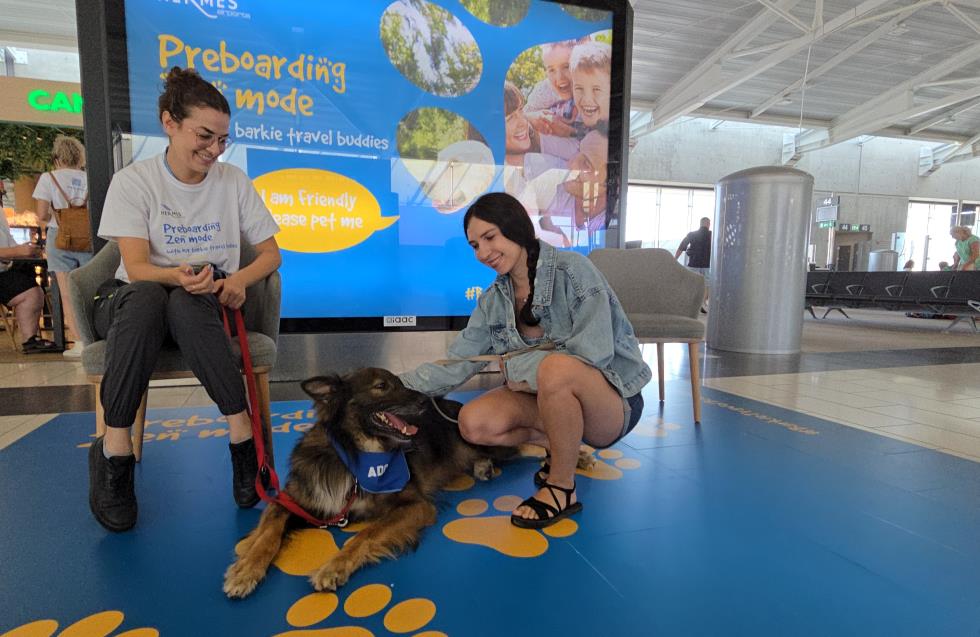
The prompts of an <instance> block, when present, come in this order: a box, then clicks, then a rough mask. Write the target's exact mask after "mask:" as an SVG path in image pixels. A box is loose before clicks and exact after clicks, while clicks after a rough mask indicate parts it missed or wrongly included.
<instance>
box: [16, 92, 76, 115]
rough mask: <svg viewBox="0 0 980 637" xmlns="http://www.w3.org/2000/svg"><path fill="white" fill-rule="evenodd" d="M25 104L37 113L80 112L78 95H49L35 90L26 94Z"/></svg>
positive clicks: (61, 93)
mask: <svg viewBox="0 0 980 637" xmlns="http://www.w3.org/2000/svg"><path fill="white" fill-rule="evenodd" d="M27 103H28V104H29V105H30V107H31V108H33V109H34V110H37V111H61V112H64V113H81V112H82V96H81V95H80V94H79V93H72V94H71V95H70V96H69V95H68V94H67V93H64V92H62V91H56V92H54V93H51V92H49V91H46V90H44V89H35V90H33V91H31V92H30V93H28V94H27Z"/></svg>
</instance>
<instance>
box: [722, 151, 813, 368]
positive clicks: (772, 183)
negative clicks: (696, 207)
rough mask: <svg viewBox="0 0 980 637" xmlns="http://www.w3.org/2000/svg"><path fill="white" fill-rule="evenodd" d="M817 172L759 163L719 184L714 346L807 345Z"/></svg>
mask: <svg viewBox="0 0 980 637" xmlns="http://www.w3.org/2000/svg"><path fill="white" fill-rule="evenodd" d="M812 199H813V177H812V176H811V175H809V174H808V173H805V172H803V171H802V170H796V169H795V168H785V167H782V166H760V167H758V168H750V169H748V170H743V171H740V172H737V173H735V174H733V175H729V176H727V177H724V178H722V179H721V180H719V181H718V183H717V184H716V185H715V219H716V224H717V226H716V228H715V232H714V233H713V234H712V237H713V241H712V243H713V246H712V252H713V254H712V261H711V272H712V276H711V278H712V281H711V288H710V296H711V305H710V307H709V311H708V333H707V340H708V346H709V347H712V348H715V349H720V350H726V351H730V352H745V353H750V354H795V353H798V352H799V351H800V337H801V335H802V332H803V310H804V289H805V286H806V268H807V254H806V248H807V241H808V238H809V237H808V235H809V229H810V208H811V206H812V203H813V202H812Z"/></svg>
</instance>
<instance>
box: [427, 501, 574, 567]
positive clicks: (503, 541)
mask: <svg viewBox="0 0 980 637" xmlns="http://www.w3.org/2000/svg"><path fill="white" fill-rule="evenodd" d="M520 503H521V498H519V497H517V496H516V495H504V496H500V497H499V498H497V499H496V500H494V501H493V508H494V509H495V510H497V511H501V512H503V513H505V515H492V516H484V515H483V514H484V513H486V512H487V511H488V510H489V508H490V506H489V505H488V504H487V502H486V500H480V499H477V498H474V499H471V500H464V501H462V502H460V503H459V505H457V506H456V512H457V513H459V514H460V515H462V516H463V517H462V518H460V519H458V520H452V521H451V522H449V523H447V524H446V525H445V526H444V527H442V534H443V535H445V536H446V537H447V538H449V539H450V540H452V541H454V542H460V543H461V544H477V545H479V546H485V547H487V548H491V549H493V550H495V551H497V552H498V553H502V554H504V555H507V556H509V557H538V556H540V555H543V554H544V553H545V551H547V550H548V538H546V537H545V536H544V535H542V533H544V534H545V535H548V536H551V537H568V536H570V535H573V534H574V533H575V532H576V531H578V524H577V523H576V522H575V521H574V520H571V519H568V518H566V519H564V520H561V521H559V522H557V523H555V524H553V525H552V526H548V527H545V528H544V529H541V530H540V531H539V530H536V529H520V528H518V527H516V526H514V525H513V524H511V523H510V514H511V512H512V511H513V510H514V509H516V508H517V506H518V505H519V504H520Z"/></svg>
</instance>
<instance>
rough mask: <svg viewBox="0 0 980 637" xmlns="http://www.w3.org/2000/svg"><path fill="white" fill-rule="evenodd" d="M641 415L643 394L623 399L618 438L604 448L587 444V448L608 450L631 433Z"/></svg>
mask: <svg viewBox="0 0 980 637" xmlns="http://www.w3.org/2000/svg"><path fill="white" fill-rule="evenodd" d="M642 415H643V394H641V393H639V392H637V393H636V395H634V396H630V397H629V398H624V399H623V431H622V432H620V434H619V436H618V437H617V438H616V439H615V440H613V441H612V442H610V443H609V444H608V445H605V446H602V447H600V446H598V445H594V444H592V443H591V442H589V443H588V444H589V446H591V447H595V448H596V449H608V448H609V447H611V446H613V445H614V444H616V443H617V442H619V441H620V440H622V439H623V438H625V437H626V434H628V433H629V432H631V431H633V428H634V427H636V423H638V422H640V416H642Z"/></svg>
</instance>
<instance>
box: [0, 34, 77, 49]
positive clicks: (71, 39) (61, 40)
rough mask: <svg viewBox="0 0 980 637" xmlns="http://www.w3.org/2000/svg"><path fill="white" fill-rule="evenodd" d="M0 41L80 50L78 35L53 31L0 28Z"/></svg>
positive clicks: (37, 46)
mask: <svg viewBox="0 0 980 637" xmlns="http://www.w3.org/2000/svg"><path fill="white" fill-rule="evenodd" d="M0 42H3V43H4V44H5V45H7V46H13V47H18V48H24V49H37V48H54V49H58V50H64V51H76V52H77V51H78V36H76V35H56V34H53V33H28V32H26V31H14V30H11V29H0Z"/></svg>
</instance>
